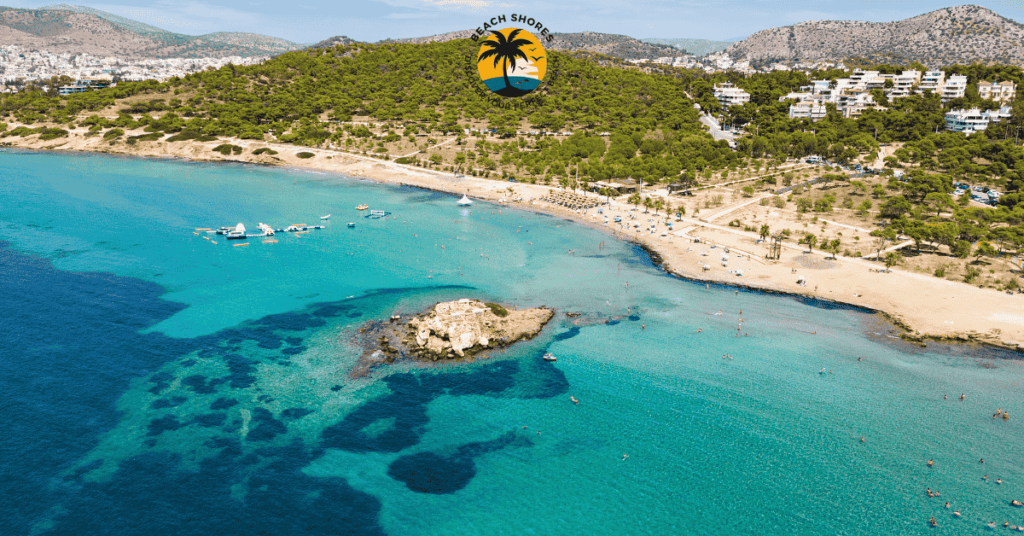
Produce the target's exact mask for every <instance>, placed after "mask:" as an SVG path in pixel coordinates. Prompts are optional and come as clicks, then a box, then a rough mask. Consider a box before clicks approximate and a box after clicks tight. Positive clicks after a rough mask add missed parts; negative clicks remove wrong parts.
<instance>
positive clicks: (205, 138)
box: [196, 134, 217, 141]
mask: <svg viewBox="0 0 1024 536" xmlns="http://www.w3.org/2000/svg"><path fill="white" fill-rule="evenodd" d="M196 141H217V136H210V135H207V134H204V135H202V136H199V137H198V138H196Z"/></svg>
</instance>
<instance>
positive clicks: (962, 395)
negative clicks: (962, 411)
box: [960, 393, 967, 402]
mask: <svg viewBox="0 0 1024 536" xmlns="http://www.w3.org/2000/svg"><path fill="white" fill-rule="evenodd" d="M965 398H967V395H965V394H963V393H960V401H961V402H963V400H964V399H965Z"/></svg>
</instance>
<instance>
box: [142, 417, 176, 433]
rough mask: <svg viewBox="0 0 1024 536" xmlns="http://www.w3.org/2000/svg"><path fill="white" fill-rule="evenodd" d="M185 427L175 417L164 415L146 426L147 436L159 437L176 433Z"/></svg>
mask: <svg viewBox="0 0 1024 536" xmlns="http://www.w3.org/2000/svg"><path fill="white" fill-rule="evenodd" d="M182 426H184V425H183V424H181V422H179V421H178V418H177V417H175V416H174V415H164V416H163V417H160V418H159V419H153V420H152V421H149V424H148V425H146V435H149V436H158V435H160V434H162V433H164V432H167V431H174V430H177V429H178V428H181V427H182Z"/></svg>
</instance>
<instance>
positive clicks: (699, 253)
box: [0, 124, 1024, 349]
mask: <svg viewBox="0 0 1024 536" xmlns="http://www.w3.org/2000/svg"><path fill="white" fill-rule="evenodd" d="M17 126H18V125H14V124H12V125H9V128H11V129H13V128H17ZM85 133H86V130H85V129H84V128H79V129H76V130H73V131H71V133H70V134H69V136H68V137H66V138H59V139H56V140H50V141H39V140H38V137H37V136H30V137H28V138H21V137H17V136H9V137H6V138H3V139H2V142H0V143H2V144H3V145H7V146H14V147H19V148H24V149H34V150H51V151H88V152H102V153H109V154H123V155H131V156H137V157H158V158H168V157H178V158H187V159H191V160H198V161H234V162H248V163H255V164H262V165H278V166H294V167H298V168H304V169H310V170H318V171H325V172H332V173H341V174H345V175H348V176H352V177H360V178H365V179H369V180H374V181H379V182H386V183H392V184H403V185H408V186H414V187H419V188H426V189H430V190H436V191H443V192H450V193H453V194H459V195H461V194H468V195H469V196H470V197H472V198H474V199H480V200H487V201H490V202H495V203H499V204H504V205H506V206H510V207H514V208H517V209H521V210H530V211H534V212H543V213H548V214H552V215H556V216H559V217H563V218H566V219H569V220H572V221H575V222H579V223H581V224H584V225H587V226H590V227H594V228H599V229H602V230H604V231H605V232H608V233H609V234H611V235H613V236H615V237H616V238H618V239H621V240H631V241H635V242H637V243H639V244H642V245H643V246H644V247H645V248H647V249H648V250H649V251H651V252H653V253H654V254H655V255H656V256H658V257H660V260H661V261H662V268H663V269H665V270H666V271H668V272H670V273H672V274H674V275H676V276H678V277H682V278H686V279H691V280H697V281H707V282H709V283H711V282H714V283H724V284H729V285H736V286H741V287H748V288H754V289H761V290H766V291H772V292H781V293H790V294H795V295H805V296H810V297H814V298H819V299H824V300H833V301H836V302H842V303H846V304H850V305H855V306H859V307H863V308H867V309H872V310H875V311H879V312H882V313H885V314H886V315H887V316H888V317H889V318H890V319H891V320H892V321H893V322H895V323H897V324H898V325H900V326H901V327H903V328H905V329H906V330H907V331H908V333H907V334H906V336H905V337H906V338H908V339H912V340H918V341H925V340H928V339H935V340H943V341H961V342H977V343H983V344H989V345H994V346H1000V347H1005V348H1012V349H1020V347H1019V345H1021V344H1024V296H1022V295H1020V294H1014V295H1008V294H1007V293H1006V292H1001V291H997V290H994V289H980V288H977V287H975V286H971V285H968V284H965V283H959V282H955V281H949V280H946V279H941V278H937V277H933V276H931V275H928V274H925V273H914V272H910V271H906V270H901V269H899V268H892V269H891V270H890V271H889V272H885V266H884V265H883V264H882V263H880V262H877V261H871V260H865V259H861V258H848V257H844V256H842V255H838V256H837V257H835V258H833V256H832V255H831V254H830V253H826V252H824V251H818V250H814V251H813V252H808V251H807V248H806V247H805V246H799V245H797V244H796V243H795V240H789V241H786V242H784V243H783V248H782V254H781V257H780V259H779V260H778V261H775V260H768V259H766V254H767V253H768V245H767V244H766V243H761V242H760V241H759V237H758V236H757V234H756V233H754V232H750V231H744V230H742V227H731V226H729V225H728V222H729V221H730V220H731V219H733V218H735V217H737V216H738V215H740V214H743V215H744V216H745V217H746V218H747V219H751V218H752V219H753V220H754V221H758V222H764V223H768V224H773V222H775V221H778V220H782V219H785V218H786V215H785V214H782V213H780V211H778V210H776V209H774V208H773V207H772V206H771V205H767V206H763V205H761V204H760V201H761V198H762V197H766V196H767V194H762V195H760V196H754V197H753V198H745V197H741V198H739V199H736V196H733V200H731V201H727V202H726V203H724V204H723V205H722V206H719V207H716V208H714V209H707V210H702V211H701V213H700V214H699V215H698V217H691V216H692V215H688V216H683V217H681V218H677V217H676V216H675V215H672V216H671V217H668V216H666V215H665V214H664V213H660V214H655V213H654V212H653V211H651V212H647V213H645V212H644V209H643V207H640V208H639V209H636V208H634V207H633V206H632V205H629V204H627V203H626V198H625V197H619V198H612V199H611V200H610V204H607V205H603V206H602V207H599V208H600V209H601V213H599V212H598V208H594V209H590V210H588V211H573V210H569V209H566V208H564V207H561V206H559V205H556V204H553V203H550V202H546V201H542V200H541V198H543V197H545V196H547V195H548V194H550V193H551V192H555V191H561V189H560V188H553V187H548V186H540V185H531V184H525V183H510V182H505V181H500V180H490V179H481V178H475V177H469V176H459V177H456V176H454V175H452V174H451V173H444V172H439V171H434V170H429V169H425V168H420V167H416V166H411V165H401V164H396V163H394V162H392V161H384V160H380V159H377V158H373V157H369V156H364V155H358V154H352V153H347V152H343V151H337V150H329V149H317V148H307V147H298V146H293V145H287V144H276V143H267V142H263V141H253V140H238V139H220V140H218V141H214V142H204V143H200V142H195V141H183V142H172V143H168V142H164V141H156V142H139V143H137V144H135V145H127V144H125V143H123V142H118V143H116V144H114V145H111V144H110V142H109V141H106V140H104V139H103V138H102V137H101V136H92V137H89V136H86V135H85ZM128 134H130V135H138V134H142V132H141V131H139V132H129V133H128ZM223 143H230V144H234V145H238V146H241V147H242V148H243V149H244V150H243V151H242V153H241V154H239V155H230V156H222V155H220V154H219V153H216V152H213V151H212V149H213V148H214V147H216V146H217V145H220V144H223ZM259 147H268V148H270V149H273V150H275V151H277V152H278V154H276V155H268V154H261V155H253V154H251V153H252V151H253V150H254V149H256V148H259ZM303 151H308V152H311V153H313V154H314V155H315V156H314V157H312V158H307V159H302V158H298V157H297V156H296V154H297V153H299V152H303ZM723 190H724V191H726V192H727V193H731V190H725V189H723ZM577 195H583V194H582V193H581V192H577ZM587 195H588V196H589V197H591V198H594V199H599V200H600V201H601V202H602V203H603V202H605V201H606V199H605V198H604V197H598V196H596V194H587ZM645 195H652V196H659V195H660V196H664V195H667V192H665V191H664V190H660V191H659V190H655V191H652V192H645ZM371 201H372V200H371ZM371 201H368V202H371ZM371 205H372V202H371ZM783 212H784V211H783ZM616 217H618V218H620V219H621V220H622V221H621V222H618V223H617V222H615V221H614V220H615V218H616ZM606 220H607V221H606ZM668 223H671V224H672V225H671V226H669V225H668ZM652 224H653V225H654V227H652ZM815 224H816V225H821V224H820V223H818V222H817V221H816V222H815ZM833 225H843V224H838V223H837V224H833ZM772 226H773V228H775V225H774V224H773V225H772ZM846 227H849V229H848V232H851V233H858V232H860V231H864V232H863V234H864V235H865V236H866V235H867V231H868V230H866V229H863V230H861V229H856V228H855V227H852V226H848V225H847V226H846Z"/></svg>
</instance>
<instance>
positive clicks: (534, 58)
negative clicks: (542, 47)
mask: <svg viewBox="0 0 1024 536" xmlns="http://www.w3.org/2000/svg"><path fill="white" fill-rule="evenodd" d="M543 57H544V56H530V59H532V60H533V61H540V59H541V58H543Z"/></svg>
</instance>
